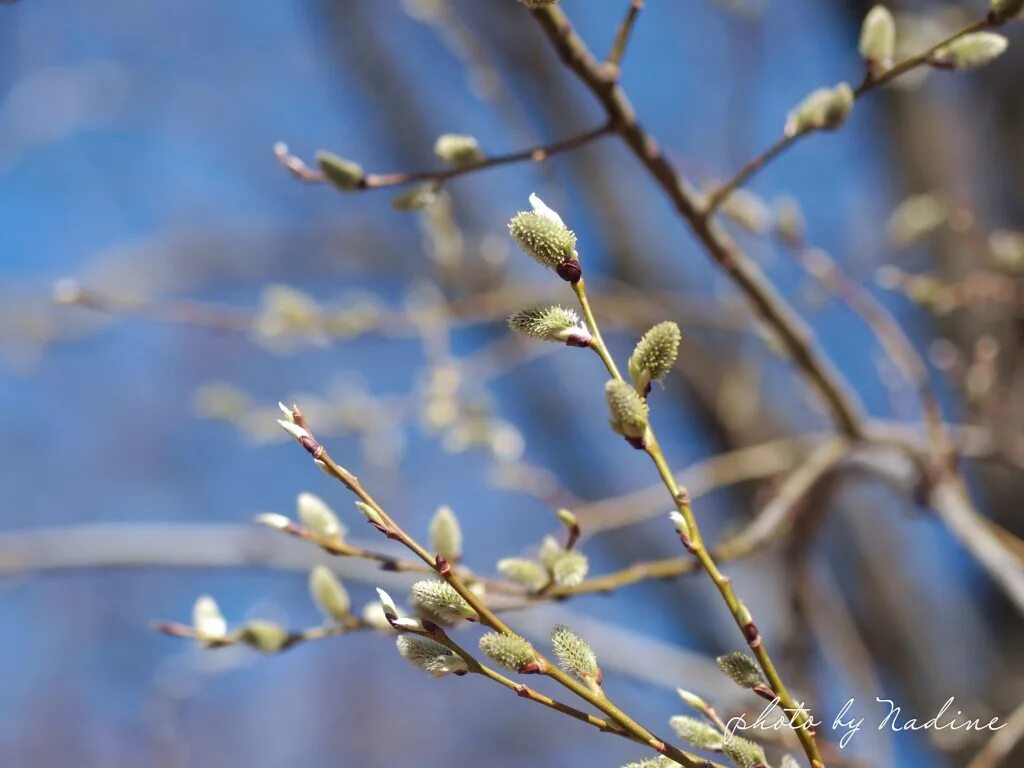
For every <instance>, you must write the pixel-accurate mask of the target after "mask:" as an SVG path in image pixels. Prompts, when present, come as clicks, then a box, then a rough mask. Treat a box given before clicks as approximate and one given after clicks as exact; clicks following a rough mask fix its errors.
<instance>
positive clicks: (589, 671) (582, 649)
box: [551, 624, 601, 682]
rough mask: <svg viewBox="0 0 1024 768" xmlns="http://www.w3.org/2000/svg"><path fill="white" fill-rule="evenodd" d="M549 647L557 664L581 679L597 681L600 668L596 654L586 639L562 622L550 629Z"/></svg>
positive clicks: (599, 675)
mask: <svg viewBox="0 0 1024 768" xmlns="http://www.w3.org/2000/svg"><path fill="white" fill-rule="evenodd" d="M551 647H552V649H553V650H554V652H555V658H557V659H558V666H560V667H561V668H562V669H563V670H565V671H566V672H568V673H570V674H573V675H576V677H578V678H580V679H581V680H583V681H593V682H598V681H599V678H600V677H601V670H600V668H599V667H598V666H597V656H596V655H595V654H594V651H593V649H592V648H591V647H590V646H589V645H588V644H587V643H586V641H585V640H584V639H583V638H582V637H580V636H579V635H577V634H576V633H575V632H573V631H572V630H571V629H569V627H567V626H565V625H564V624H558V625H556V626H555V628H554V629H553V630H552V631H551Z"/></svg>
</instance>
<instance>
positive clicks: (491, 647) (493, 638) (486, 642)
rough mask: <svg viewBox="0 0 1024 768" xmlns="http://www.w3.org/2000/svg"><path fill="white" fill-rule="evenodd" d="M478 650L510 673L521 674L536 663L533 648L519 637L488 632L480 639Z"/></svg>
mask: <svg viewBox="0 0 1024 768" xmlns="http://www.w3.org/2000/svg"><path fill="white" fill-rule="evenodd" d="M480 650H481V651H483V652H484V654H486V656H487V658H489V659H490V660H491V661H493V662H494V663H495V664H497V665H499V666H501V667H504V668H505V669H508V670H510V671H512V672H522V671H523V669H524V668H525V667H526V666H528V665H529V664H533V663H534V662H536V661H537V654H536V653H535V652H534V650H533V646H532V645H530V643H529V642H528V641H527V640H525V639H523V638H522V637H520V636H519V635H505V634H502V633H500V632H488V633H487V634H486V635H484V636H483V637H481V638H480Z"/></svg>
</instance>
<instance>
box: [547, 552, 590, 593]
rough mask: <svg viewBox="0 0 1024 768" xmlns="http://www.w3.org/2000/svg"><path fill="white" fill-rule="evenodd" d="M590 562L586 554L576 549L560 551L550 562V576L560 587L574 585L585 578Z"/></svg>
mask: <svg viewBox="0 0 1024 768" xmlns="http://www.w3.org/2000/svg"><path fill="white" fill-rule="evenodd" d="M589 570H590V563H589V561H588V560H587V557H586V555H584V554H583V553H581V552H577V551H576V550H569V551H568V552H562V553H561V554H560V555H559V556H558V557H556V558H554V560H553V561H552V563H551V578H552V580H553V581H554V582H555V584H557V585H558V586H560V587H575V586H576V585H577V584H579V583H580V582H582V581H583V580H584V579H585V578H587V572H588V571H589Z"/></svg>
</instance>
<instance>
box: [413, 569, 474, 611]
mask: <svg viewBox="0 0 1024 768" xmlns="http://www.w3.org/2000/svg"><path fill="white" fill-rule="evenodd" d="M412 602H413V604H414V605H415V606H416V607H417V608H419V609H420V610H422V611H424V612H426V613H428V614H430V615H431V616H435V617H437V618H439V619H443V620H446V621H455V620H456V619H469V620H470V621H478V620H479V618H480V617H479V616H477V613H476V611H474V610H473V608H472V607H471V606H470V605H469V603H467V602H466V601H465V599H464V598H463V597H462V595H460V594H459V593H458V592H456V591H455V588H454V587H453V586H452V585H451V584H449V583H448V582H447V581H440V580H438V579H425V580H423V581H417V582H416V583H415V584H413V585H412Z"/></svg>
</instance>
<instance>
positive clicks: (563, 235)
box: [508, 195, 579, 278]
mask: <svg viewBox="0 0 1024 768" xmlns="http://www.w3.org/2000/svg"><path fill="white" fill-rule="evenodd" d="M530 202H531V204H532V205H533V210H532V211H520V212H519V213H517V214H516V215H515V216H513V217H512V219H511V220H510V221H509V223H508V231H509V234H511V235H512V239H513V240H515V241H516V243H518V244H519V247H520V248H522V249H523V251H524V252H525V253H526V255H528V256H529V257H530V258H532V259H533V260H534V261H536V262H537V263H538V264H542V265H544V266H545V267H547V268H548V269H553V270H555V271H557V272H558V273H559V275H562V274H563V272H564V271H565V270H566V269H567V268H568V269H569V270H570V271H572V270H573V268H574V269H575V271H576V277H577V278H578V276H579V257H578V255H577V253H576V235H575V233H573V231H572V230H571V229H569V228H568V227H567V226H565V224H563V223H562V220H561V218H560V217H559V216H558V214H557V213H555V212H554V211H552V210H551V209H550V208H548V207H547V206H546V205H544V203H543V201H541V199H540V198H538V197H537V196H536V195H531V196H530Z"/></svg>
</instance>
